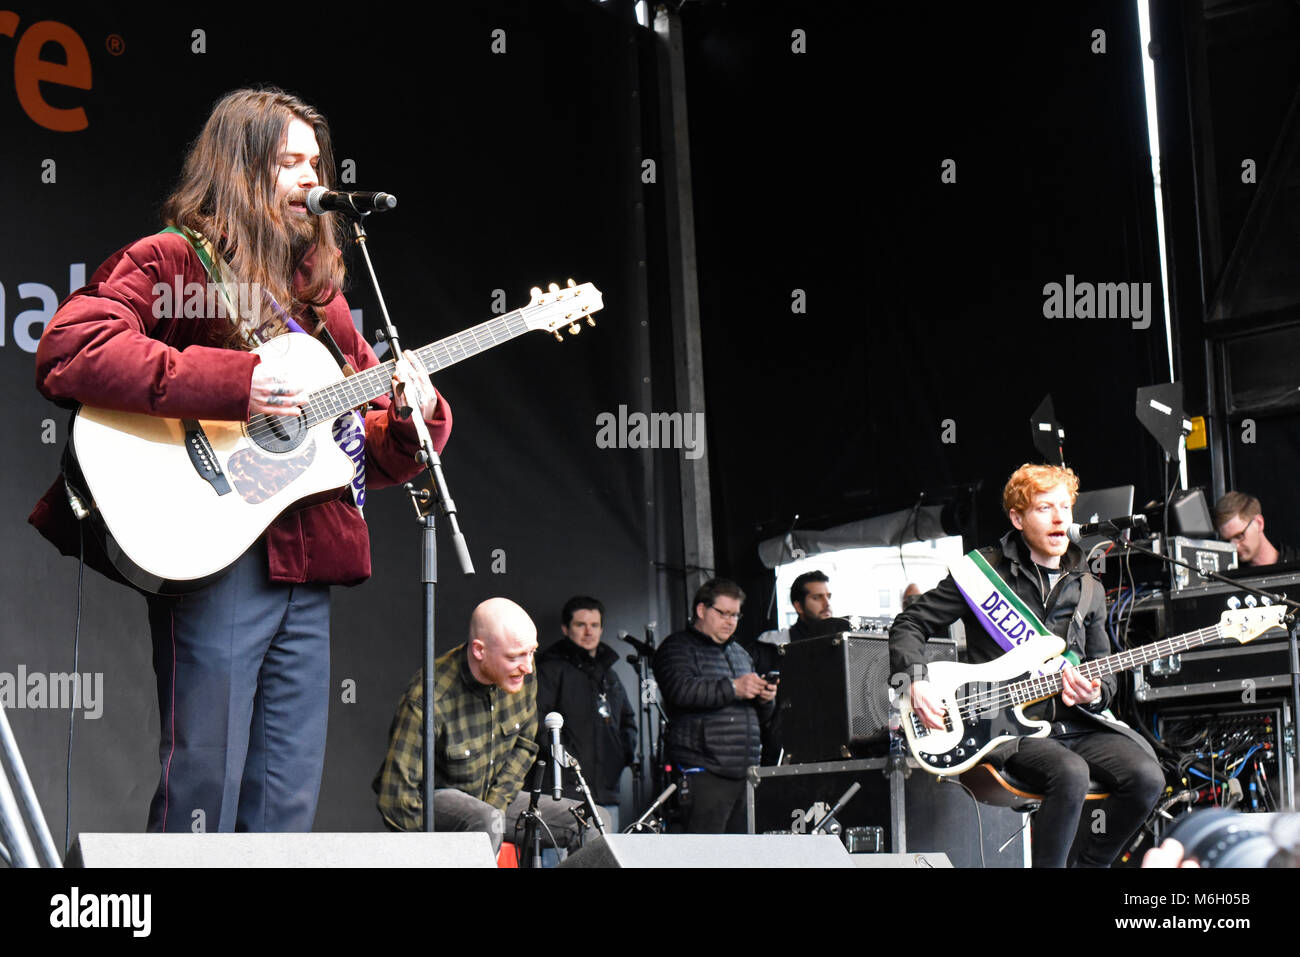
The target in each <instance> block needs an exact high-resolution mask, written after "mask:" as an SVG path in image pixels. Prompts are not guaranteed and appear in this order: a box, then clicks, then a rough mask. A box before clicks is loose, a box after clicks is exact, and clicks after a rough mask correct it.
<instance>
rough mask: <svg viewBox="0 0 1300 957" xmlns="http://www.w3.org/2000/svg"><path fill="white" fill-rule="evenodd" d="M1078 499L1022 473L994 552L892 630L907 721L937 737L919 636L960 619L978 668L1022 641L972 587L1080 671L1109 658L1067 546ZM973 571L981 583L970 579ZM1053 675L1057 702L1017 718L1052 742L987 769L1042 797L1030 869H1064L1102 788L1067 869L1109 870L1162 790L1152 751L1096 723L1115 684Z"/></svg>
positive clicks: (1096, 594) (1050, 475) (1094, 603)
mask: <svg viewBox="0 0 1300 957" xmlns="http://www.w3.org/2000/svg"><path fill="white" fill-rule="evenodd" d="M1078 490H1079V480H1078V478H1077V477H1076V476H1075V474H1074V472H1073V471H1071V470H1070V469H1068V468H1060V467H1057V466H1049V465H1023V466H1021V467H1020V468H1019V469H1017V470H1016V471H1015V473H1014V474H1013V475H1012V476H1011V478H1010V479H1009V480H1008V481H1007V484H1006V487H1005V489H1004V490H1003V493H1002V504H1003V507H1004V509H1005V510H1006V513H1007V517H1008V518H1009V519H1010V521H1011V525H1012V528H1011V530H1010V531H1008V532H1007V533H1006V535H1004V536H1003V537H1002V539H1001V541H1000V542H999V543H998V544H997V545H995V546H991V547H989V548H984V549H980V550H979V552H978V553H972V554H971V555H970V556H967V557H966V558H963V559H962V563H969V565H967V564H962V563H959V565H958V566H954V574H950V575H949V576H948V577H947V578H946V579H944V580H943V581H942V582H941V583H940V584H939V585H938V586H937V587H935V588H933V589H931V590H930V591H928V592H926V593H925V594H923V595H921V596H920V597H919V598H918V599H917V600H916V601H915V602H913V603H912V604H911V605H909V606H908V607H907V609H906V610H904V611H903V612H902V613H901V614H900V615H899V616H898V617H897V618H896V619H895V620H894V625H893V627H892V628H891V629H890V633H889V649H890V666H891V668H892V670H893V671H894V672H895V673H896V674H897V673H902V674H906V675H907V676H908V677H909V678H910V679H911V685H910V691H911V701H912V707H913V710H914V712H915V714H916V715H917V716H918V717H919V718H920V719H921V720H922V721H924V722H925V724H926V725H927V726H928V727H931V728H936V729H937V728H942V727H943V719H944V711H943V709H942V707H941V706H940V705H939V703H938V697H937V695H936V693H935V689H934V688H933V687H932V686H931V685H930V683H929V681H927V680H926V670H925V656H924V646H925V640H926V638H927V637H928V636H930V635H936V634H942V633H944V632H945V630H946V629H947V627H948V625H950V624H951V623H952V622H954V621H956V620H957V619H959V618H960V619H962V620H963V621H964V622H965V627H966V641H967V659H968V661H969V662H970V663H972V664H978V663H981V662H985V661H991V660H993V659H995V658H998V657H1000V656H1001V655H1003V654H1005V653H1006V652H1007V651H1008V650H1010V648H1011V647H1014V642H1015V640H1016V639H1017V638H1019V637H1020V636H1021V634H1023V631H1024V629H1023V628H1021V627H1020V622H1019V621H1017V623H1016V627H1017V629H1019V633H1016V632H1015V630H1013V631H1012V633H1011V634H1010V635H1009V636H1008V635H1007V634H1002V633H1000V632H999V630H998V628H997V627H991V619H988V618H987V617H986V616H981V615H980V614H979V613H978V609H979V606H980V605H981V604H983V602H980V601H977V600H975V597H974V596H975V594H976V593H977V592H978V591H979V589H980V588H981V587H982V588H984V589H986V590H987V591H988V592H989V595H990V596H991V599H996V598H997V597H998V595H999V593H1000V594H1002V595H1006V596H1007V599H1008V603H1009V604H1014V605H1017V606H1018V607H1020V608H1022V609H1025V610H1026V611H1027V612H1029V613H1031V614H1032V615H1033V616H1035V617H1036V618H1037V620H1038V622H1039V623H1040V624H1041V625H1042V626H1044V627H1045V628H1046V629H1047V630H1050V631H1051V632H1052V633H1054V634H1056V635H1057V636H1059V637H1061V638H1063V639H1065V641H1066V643H1067V646H1068V648H1069V650H1070V651H1073V652H1074V654H1075V656H1077V659H1078V660H1079V661H1080V662H1082V661H1086V660H1088V659H1091V658H1100V657H1105V656H1106V655H1107V654H1109V653H1110V642H1109V639H1108V638H1107V635H1106V630H1105V619H1106V599H1105V595H1104V593H1103V591H1102V588H1101V585H1100V583H1099V582H1097V580H1096V579H1095V578H1093V577H1092V575H1091V573H1090V572H1089V571H1088V569H1087V567H1086V566H1085V564H1084V561H1083V554H1082V552H1081V551H1080V549H1079V547H1078V546H1077V545H1073V544H1071V543H1070V540H1069V537H1068V535H1067V531H1068V529H1069V526H1070V523H1071V521H1072V519H1073V515H1072V509H1073V506H1074V500H1075V497H1076V496H1077V494H1078ZM977 567H978V568H979V569H980V571H975V572H974V573H973V575H972V574H970V573H971V572H972V571H973V570H974V569H976V568H977ZM1003 620H1005V619H1003ZM981 621H983V622H984V623H983V624H981ZM1061 670H1062V672H1063V675H1062V690H1061V693H1060V694H1059V695H1058V696H1056V697H1054V698H1051V699H1048V700H1047V701H1044V702H1041V703H1039V704H1037V705H1034V706H1032V707H1031V708H1030V709H1029V711H1028V712H1027V715H1028V716H1029V717H1033V718H1037V719H1040V720H1047V721H1050V722H1051V734H1050V735H1049V736H1047V737H1037V738H1034V737H1026V738H1019V739H1017V740H1014V741H1011V742H1009V743H1007V744H1004V745H1002V746H1000V747H998V748H997V749H995V750H994V751H993V752H991V754H990V755H989V760H991V761H992V762H993V763H995V764H997V765H1002V766H1005V767H1006V769H1007V770H1008V771H1010V772H1011V773H1012V774H1013V775H1015V776H1016V777H1018V778H1020V779H1021V780H1023V781H1024V782H1025V783H1027V784H1028V785H1030V786H1031V787H1033V788H1034V789H1036V790H1039V791H1041V792H1042V794H1043V804H1042V807H1041V809H1040V810H1039V812H1038V814H1037V817H1036V819H1035V822H1034V831H1033V863H1034V866H1035V867H1064V866H1066V864H1067V862H1069V861H1070V858H1071V855H1070V849H1071V845H1072V843H1073V841H1074V837H1075V833H1076V831H1077V830H1078V827H1079V818H1080V814H1081V812H1082V809H1083V801H1084V797H1085V795H1086V794H1087V791H1088V783H1089V778H1095V779H1096V780H1098V781H1099V782H1101V783H1102V784H1104V785H1105V786H1106V789H1107V790H1108V791H1109V792H1110V794H1111V798H1110V800H1109V801H1108V802H1107V805H1106V808H1105V811H1106V817H1105V819H1104V820H1101V819H1099V821H1098V826H1090V827H1089V831H1088V833H1089V837H1088V840H1087V841H1086V842H1084V844H1083V846H1082V847H1080V848H1079V849H1078V852H1077V854H1076V855H1075V856H1074V858H1073V863H1075V864H1076V865H1077V866H1080V867H1107V866H1109V865H1110V864H1111V863H1112V862H1113V861H1114V860H1115V858H1116V857H1117V856H1118V855H1119V853H1120V851H1121V850H1122V849H1123V848H1124V846H1125V844H1126V843H1127V842H1128V841H1129V840H1130V839H1131V838H1132V836H1133V834H1134V833H1135V832H1136V831H1137V829H1138V828H1139V827H1141V826H1142V823H1143V822H1144V821H1145V820H1146V818H1147V816H1148V815H1149V814H1150V813H1151V810H1152V808H1153V807H1154V806H1155V803H1156V801H1157V799H1158V798H1159V796H1160V794H1161V792H1162V791H1163V790H1164V776H1163V774H1162V773H1161V770H1160V766H1159V764H1158V763H1157V762H1156V760H1155V755H1154V753H1153V752H1152V750H1151V748H1150V746H1149V745H1148V744H1147V743H1146V742H1145V741H1144V740H1143V739H1142V738H1141V737H1140V736H1139V735H1137V734H1136V733H1134V732H1133V731H1132V730H1131V729H1129V728H1127V727H1125V726H1124V725H1122V724H1120V723H1119V722H1116V721H1114V720H1113V719H1110V718H1109V716H1108V715H1103V712H1104V711H1105V709H1106V707H1107V705H1108V704H1109V702H1110V700H1111V698H1112V697H1113V696H1114V694H1115V678H1114V677H1113V676H1108V677H1106V678H1104V679H1101V680H1088V679H1086V678H1084V677H1083V676H1082V675H1081V674H1080V673H1079V671H1078V670H1077V669H1076V668H1075V667H1074V666H1073V665H1070V664H1068V663H1067V664H1065V665H1064V667H1063V668H1062V669H1061Z"/></svg>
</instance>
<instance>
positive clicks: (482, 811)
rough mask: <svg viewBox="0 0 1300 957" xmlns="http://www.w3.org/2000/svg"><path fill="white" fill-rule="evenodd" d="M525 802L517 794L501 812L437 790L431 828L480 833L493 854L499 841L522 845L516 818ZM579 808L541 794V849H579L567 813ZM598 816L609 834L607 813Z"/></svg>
mask: <svg viewBox="0 0 1300 957" xmlns="http://www.w3.org/2000/svg"><path fill="white" fill-rule="evenodd" d="M528 801H529V794H528V792H527V791H520V792H519V795H518V796H517V797H516V798H515V799H514V800H513V801H511V802H510V806H509V807H507V808H506V809H505V811H504V812H502V811H499V810H497V809H496V808H494V807H493V806H492V805H491V804H488V803H487V802H486V801H480V800H479V799H478V798H475V797H470V796H469V795H468V794H466V793H465V792H464V791H457V790H456V789H455V788H438V789H436V790H435V791H434V792H433V826H434V829H435V830H438V831H483V832H485V833H486V834H487V835H488V837H489V838H491V840H492V853H493V854H495V853H496V852H497V851H499V850H501V841H502V840H503V839H505V840H509V841H510V842H511V843H512V844H517V845H518V844H522V843H523V840H524V825H525V823H526V822H525V821H521V820H520V815H522V814H523V813H524V811H526V810H528ZM581 806H582V805H581V803H580V802H578V801H571V800H569V799H568V798H561V799H560V800H558V801H556V800H555V799H554V798H552V797H551V795H550V793H549V792H547V793H543V794H542V796H541V798H539V799H538V801H537V811H538V813H539V814H540V815H541V819H542V824H544V825H545V827H540V832H541V836H542V846H543V847H559V848H563V849H565V850H566V851H575V850H577V849H578V848H579V847H581V846H582V833H581V830H582V829H580V828H579V826H578V822H577V820H575V819H574V817H573V814H572V813H571V811H572V809H574V808H578V807H581ZM600 815H601V819H602V820H603V821H604V823H605V827H606V829H608V830H610V831H612V830H613V828H612V822H611V821H610V818H609V812H608V811H606V810H604V809H603V808H601V809H600ZM593 833H594V825H593Z"/></svg>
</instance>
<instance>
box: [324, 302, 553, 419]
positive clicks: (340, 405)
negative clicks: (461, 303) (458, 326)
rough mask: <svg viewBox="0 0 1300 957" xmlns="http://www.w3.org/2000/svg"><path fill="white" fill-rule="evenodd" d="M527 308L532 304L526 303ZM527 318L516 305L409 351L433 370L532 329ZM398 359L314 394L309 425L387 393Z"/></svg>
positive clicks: (382, 363) (435, 370)
mask: <svg viewBox="0 0 1300 957" xmlns="http://www.w3.org/2000/svg"><path fill="white" fill-rule="evenodd" d="M524 308H525V309H526V308H528V307H524ZM529 328H530V327H529V326H528V323H527V322H526V321H525V320H524V309H516V310H515V311H514V312H508V313H506V314H505V315H504V316H498V317H497V318H495V319H489V320H488V321H487V322H481V323H479V324H478V325H477V326H473V327H471V328H469V329H466V330H465V331H464V332H458V333H456V335H454V336H448V337H447V338H446V339H439V340H438V341H437V342H432V343H430V344H429V345H427V346H425V347H424V348H422V349H408V350H406V352H407V355H411V356H415V357H417V358H419V360H420V361H421V362H422V363H423V364H424V367H425V369H427V370H428V371H429V374H430V375H432V374H433V373H435V372H437V371H438V370H439V369H445V368H447V367H448V366H452V365H455V364H456V363H457V362H460V361H462V360H464V359H468V358H469V357H470V356H474V355H478V354H479V353H480V352H484V351H486V350H488V349H491V348H493V347H494V346H499V345H501V343H503V342H509V341H510V340H511V339H514V338H516V337H517V336H521V335H523V334H524V333H525V332H528V331H529ZM396 365H397V363H396V362H395V361H394V360H392V359H389V360H388V361H387V362H381V363H380V364H379V365H377V366H373V367H371V368H369V369H366V370H365V371H364V372H358V373H357V374H356V375H353V376H348V377H347V378H346V379H344V380H343V381H342V382H336V383H334V384H333V385H328V386H326V387H325V388H323V389H319V390H317V391H316V392H313V393H312V394H311V397H310V398H309V399H308V400H307V402H306V404H305V405H304V406H303V416H304V417H305V419H306V424H307V426H308V427H310V426H313V425H316V424H317V423H319V422H326V421H332V420H333V419H336V418H338V417H339V416H340V415H342V414H343V413H344V412H346V411H347V410H348V409H355V408H357V407H358V406H362V405H365V404H366V403H367V402H369V401H370V400H371V399H376V398H378V397H379V396H381V395H385V394H386V393H388V392H389V391H390V389H391V388H392V381H393V369H394V367H395V366H396Z"/></svg>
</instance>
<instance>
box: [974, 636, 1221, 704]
mask: <svg viewBox="0 0 1300 957" xmlns="http://www.w3.org/2000/svg"><path fill="white" fill-rule="evenodd" d="M1219 637H1221V633H1220V629H1219V626H1218V625H1210V626H1209V627H1207V628H1201V629H1198V630H1197V631H1193V632H1188V633H1187V634H1185V635H1179V636H1177V637H1175V638H1164V639H1161V640H1160V641H1157V642H1154V643H1153V644H1150V645H1146V646H1145V647H1144V648H1139V649H1134V650H1133V651H1126V652H1122V653H1120V654H1116V655H1110V656H1108V657H1106V658H1101V659H1099V660H1097V661H1090V662H1085V663H1084V664H1083V665H1082V666H1080V668H1079V671H1080V673H1081V674H1083V675H1084V676H1085V677H1089V678H1093V677H1100V676H1101V675H1103V674H1114V673H1116V672H1119V671H1127V670H1128V669H1130V668H1132V667H1133V666H1134V665H1137V664H1141V663H1142V662H1143V661H1144V660H1145V661H1150V660H1152V659H1154V658H1164V657H1167V656H1168V655H1171V654H1174V653H1175V652H1178V651H1184V650H1186V649H1188V648H1192V647H1195V646H1197V645H1203V644H1206V643H1207V642H1210V641H1214V640H1215V639H1216V638H1219ZM1161 646H1167V647H1164V648H1162V647H1161ZM1157 651H1160V652H1162V653H1160V654H1155V653H1153V652H1157ZM1140 653H1141V654H1140ZM1122 659H1131V660H1129V661H1128V662H1127V664H1125V665H1123V666H1122V667H1117V668H1116V667H1111V665H1112V664H1113V663H1115V662H1118V661H1120V660H1122ZM1060 686H1061V675H1060V673H1059V672H1057V673H1055V674H1051V675H1038V676H1036V677H1034V678H1028V679H1025V680H1023V681H1017V682H1013V683H1011V684H1006V685H1001V686H999V687H998V688H997V689H994V690H992V691H981V692H977V693H975V694H973V695H967V696H965V697H963V698H958V699H956V701H955V702H954V704H955V706H956V708H957V712H958V714H959V715H960V716H961V717H962V718H963V719H964V720H967V721H969V720H973V719H974V718H975V717H976V716H978V714H980V713H981V712H984V711H997V710H1000V709H1002V708H1003V707H1005V706H1007V705H1013V704H1021V703H1023V702H1025V701H1031V700H1038V699H1039V698H1045V697H1050V696H1051V695H1053V694H1056V693H1057V692H1059V691H1060ZM1017 689H1024V690H1026V691H1028V692H1030V693H1029V694H1028V696H1026V697H1024V698H1023V699H1021V700H1017ZM1039 692H1046V693H1045V694H1040V693H1039Z"/></svg>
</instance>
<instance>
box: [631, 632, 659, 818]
mask: <svg viewBox="0 0 1300 957" xmlns="http://www.w3.org/2000/svg"><path fill="white" fill-rule="evenodd" d="M620 637H621V638H622V639H623V640H624V641H626V642H627V643H628V644H629V645H631V646H632V648H633V649H634V651H635V653H634V654H630V655H628V656H627V662H628V664H630V665H632V666H633V667H634V668H636V669H637V676H638V681H637V695H638V699H639V700H638V701H637V709H636V764H634V765H633V766H632V804H633V806H635V807H640V806H641V802H642V801H643V800H645V793H644V789H645V781H644V777H643V775H644V772H643V768H644V766H645V763H646V757H647V749H649V756H650V757H651V759H653V758H654V756H655V753H656V752H655V749H654V744H655V740H657V739H658V737H660V736H662V734H663V726H662V723H661V724H660V725H659V735H653V734H651V733H650V731H651V729H652V728H653V727H654V726H655V724H654V715H653V713H652V712H651V710H650V709H651V708H655V709H658V711H659V716H660V720H661V722H662V721H663V720H666V718H665V717H664V714H663V708H661V707H660V706H659V700H658V697H657V696H656V695H655V694H653V688H654V679H653V678H651V677H650V661H651V659H652V658H654V654H655V633H654V629H653V628H652V627H651V626H650V625H646V628H645V641H641V640H639V639H637V638H633V637H632V636H631V635H628V634H623V635H621V636H620ZM659 770H661V769H657V771H659ZM661 783H662V782H660V781H654V782H653V784H654V786H656V787H658V786H659V785H660V784H661Z"/></svg>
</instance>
